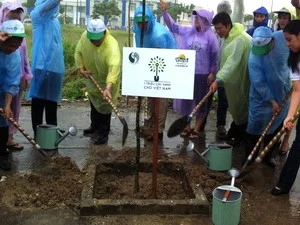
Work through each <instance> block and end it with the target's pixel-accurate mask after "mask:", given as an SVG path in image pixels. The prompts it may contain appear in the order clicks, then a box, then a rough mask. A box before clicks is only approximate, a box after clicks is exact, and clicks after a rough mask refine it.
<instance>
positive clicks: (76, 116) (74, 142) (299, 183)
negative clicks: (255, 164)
mask: <svg viewBox="0 0 300 225" xmlns="http://www.w3.org/2000/svg"><path fill="white" fill-rule="evenodd" d="M89 112H90V110H89V104H88V102H76V103H68V102H66V103H63V104H62V105H61V107H59V110H58V121H59V124H60V125H59V128H60V129H62V130H68V128H69V127H70V126H76V127H77V129H78V134H77V136H68V137H67V138H66V139H65V140H63V141H62V142H61V143H60V144H59V150H58V154H59V155H61V156H68V157H70V158H71V159H72V160H73V161H75V162H76V164H77V165H78V167H79V168H83V167H84V166H85V164H86V163H87V159H88V158H89V157H91V154H92V152H93V151H94V150H95V149H98V148H103V146H95V145H93V139H92V138H90V137H85V136H83V135H82V131H83V129H85V128H87V127H88V126H89V123H90V119H89ZM121 114H122V115H123V116H124V117H125V118H126V121H127V123H128V125H129V134H128V138H127V141H126V144H125V147H126V148H128V147H129V148H136V137H135V132H134V128H135V120H136V118H135V112H134V111H129V112H128V111H126V112H125V111H124V110H121ZM227 117H228V121H230V116H229V115H228V116H227ZM177 118H179V115H177V114H175V113H173V112H171V111H170V112H169V113H168V118H167V123H166V128H168V127H169V126H170V125H171V124H172V122H173V121H175V119H177ZM142 119H143V113H141V120H142ZM20 124H21V125H22V127H23V128H24V129H25V130H26V131H27V132H28V133H29V134H31V135H32V129H31V119H30V107H28V106H23V108H22V112H21V118H20ZM215 124H216V118H215V112H214V110H212V111H211V113H210V115H209V121H208V124H207V126H206V129H205V133H203V134H202V137H201V138H202V139H203V140H205V141H204V142H203V143H202V145H201V146H197V147H198V148H199V149H201V150H203V149H205V147H206V146H207V145H208V144H212V143H223V142H222V141H221V140H218V139H217V138H216V135H215V130H216V127H215ZM229 124H230V123H229V122H228V123H227V127H226V128H227V129H228V126H229ZM294 135H295V134H294V132H293V134H292V137H291V138H290V142H291V140H293V139H294ZM15 139H16V141H17V142H19V143H21V144H22V145H24V147H25V149H24V150H23V151H20V152H13V154H12V162H13V169H12V171H10V172H9V173H7V172H3V171H1V170H0V177H1V176H4V175H7V174H15V173H29V172H31V171H36V170H39V169H41V168H43V167H44V165H45V160H46V159H45V158H44V157H43V156H42V155H41V154H40V153H39V152H38V151H37V150H36V149H35V148H33V147H32V145H31V144H30V143H29V142H28V141H27V139H25V138H24V137H23V136H22V134H21V133H17V134H16V135H15ZM121 139H122V124H121V122H120V121H119V119H118V118H117V117H116V115H115V114H112V120H111V132H110V136H109V141H108V144H107V146H105V148H108V149H109V150H111V151H118V150H120V149H122V144H121V141H122V140H121ZM187 144H188V142H186V141H184V140H183V139H182V138H180V137H179V136H177V137H174V138H171V139H170V138H167V135H166V131H165V133H164V139H163V142H162V144H161V145H160V148H161V149H164V151H165V152H166V153H168V154H171V155H181V156H184V157H185V159H186V161H187V162H192V161H194V160H195V159H197V158H199V157H198V156H197V155H196V154H195V153H194V152H187V151H185V150H184V151H183V149H185V148H184V146H185V145H187ZM290 144H291V143H290ZM148 145H151V143H149V142H144V139H142V138H141V147H142V148H143V147H145V146H148ZM148 147H149V146H148ZM150 147H151V146H150ZM48 153H49V154H51V152H50V151H49V152H48ZM110 158H112V156H111V155H110V152H109V151H108V152H107V155H106V159H107V160H110ZM281 161H282V160H281ZM279 162H280V160H279ZM233 165H235V162H233ZM278 168H280V166H279V167H278ZM279 172H280V171H279V169H278V170H276V171H275V176H278V174H279ZM259 176H265V174H263V173H261V175H259ZM257 180H258V181H261V182H264V179H263V178H262V177H258V178H257ZM0 185H1V183H0ZM278 204H279V205H280V206H279V208H280V207H288V215H289V216H291V217H292V218H293V219H292V220H290V221H291V222H287V223H286V224H291V225H296V224H300V222H299V223H294V221H297V220H298V221H300V175H299V173H298V177H297V180H296V182H295V185H294V187H293V189H292V191H291V193H290V195H289V199H288V198H281V199H280V200H279V201H278ZM242 210H243V209H242ZM0 217H2V218H3V219H1V224H7V225H10V224H15V225H17V224H22V225H27V224H28V225H29V224H45V225H46V224H54V223H55V224H57V225H62V224H64V225H67V224H70V225H71V224H72V225H75V224H83V225H85V224H120V225H126V224H139V225H140V224H144V225H148V224H155V225H156V224H157V225H159V224H172V225H176V224H178V225H193V224H195V225H196V224H197V225H199V224H200V225H201V224H212V223H211V218H210V217H209V216H197V215H191V216H175V215H173V216H164V215H162V216H159V215H150V216H147V219H146V220H145V217H144V216H130V217H127V216H104V217H103V216H102V217H89V218H82V217H80V216H79V215H78V212H77V211H74V210H73V209H71V208H70V209H68V208H64V209H52V210H51V209H49V210H40V209H34V210H32V209H31V210H8V209H3V208H1V206H0ZM294 219H296V220H294ZM54 221H55V222H54ZM287 221H289V220H287ZM253 224H254V223H253ZM255 224H266V223H259V222H258V223H255ZM270 224H271V223H270ZM272 224H276V223H272Z"/></svg>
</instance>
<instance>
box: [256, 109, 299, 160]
mask: <svg viewBox="0 0 300 225" xmlns="http://www.w3.org/2000/svg"><path fill="white" fill-rule="evenodd" d="M299 114H300V109H298V111H297V113H296V114H295V115H294V116H293V117H292V119H291V122H295V121H296V120H297V119H298V118H299ZM285 133H286V128H285V127H282V128H281V130H280V131H279V132H278V133H277V134H276V135H275V136H274V137H273V139H272V140H271V141H270V142H269V144H268V145H267V146H266V147H265V148H264V149H263V150H262V151H261V153H260V154H259V156H258V157H257V158H256V160H255V161H256V162H258V163H260V162H261V161H262V160H263V158H264V157H265V155H266V154H267V153H268V152H269V151H270V149H271V148H272V147H273V145H274V144H275V143H276V142H277V141H278V140H279V139H280V137H281V136H282V135H283V134H285Z"/></svg>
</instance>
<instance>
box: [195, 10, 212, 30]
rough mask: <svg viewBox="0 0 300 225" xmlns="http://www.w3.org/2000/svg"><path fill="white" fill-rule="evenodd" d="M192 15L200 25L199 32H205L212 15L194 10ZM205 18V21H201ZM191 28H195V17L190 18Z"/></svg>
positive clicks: (209, 24) (205, 11) (208, 27)
mask: <svg viewBox="0 0 300 225" xmlns="http://www.w3.org/2000/svg"><path fill="white" fill-rule="evenodd" d="M193 15H197V16H198V18H199V22H200V25H201V31H203V32H205V31H207V30H208V29H210V26H211V23H212V19H213V16H214V13H213V12H211V11H208V10H205V9H200V10H194V11H193ZM203 18H205V19H206V20H205V19H203ZM192 26H193V27H195V17H194V16H193V17H192Z"/></svg>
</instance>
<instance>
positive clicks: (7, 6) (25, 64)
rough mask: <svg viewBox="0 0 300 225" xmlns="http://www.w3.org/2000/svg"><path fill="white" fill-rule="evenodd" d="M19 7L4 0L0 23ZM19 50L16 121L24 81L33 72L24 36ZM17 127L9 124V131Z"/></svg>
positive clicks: (14, 2)
mask: <svg viewBox="0 0 300 225" xmlns="http://www.w3.org/2000/svg"><path fill="white" fill-rule="evenodd" d="M17 8H22V9H23V7H22V4H21V3H20V2H18V1H16V0H9V1H5V2H3V4H2V6H1V8H0V25H2V23H3V22H4V21H6V20H8V19H9V18H8V17H7V14H8V13H9V12H10V11H11V10H15V9H17ZM19 20H21V21H22V22H23V20H24V12H23V13H21V14H20V18H19ZM19 52H20V55H21V82H20V88H19V93H18V94H17V95H16V96H15V97H14V98H13V101H12V103H11V110H12V111H13V112H14V113H13V119H14V120H15V121H17V122H18V121H19V117H20V110H21V100H22V97H23V96H22V94H23V87H24V81H25V80H30V79H31V78H32V73H31V68H30V65H29V60H28V54H27V46H26V39H25V38H23V42H22V44H21V46H20V48H19ZM16 132H17V128H15V126H13V125H12V124H9V133H10V134H12V133H16Z"/></svg>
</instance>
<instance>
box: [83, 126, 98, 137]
mask: <svg viewBox="0 0 300 225" xmlns="http://www.w3.org/2000/svg"><path fill="white" fill-rule="evenodd" d="M96 131H97V130H96V129H95V128H93V127H89V128H87V129H85V130H83V134H84V135H88V134H94V133H96Z"/></svg>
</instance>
